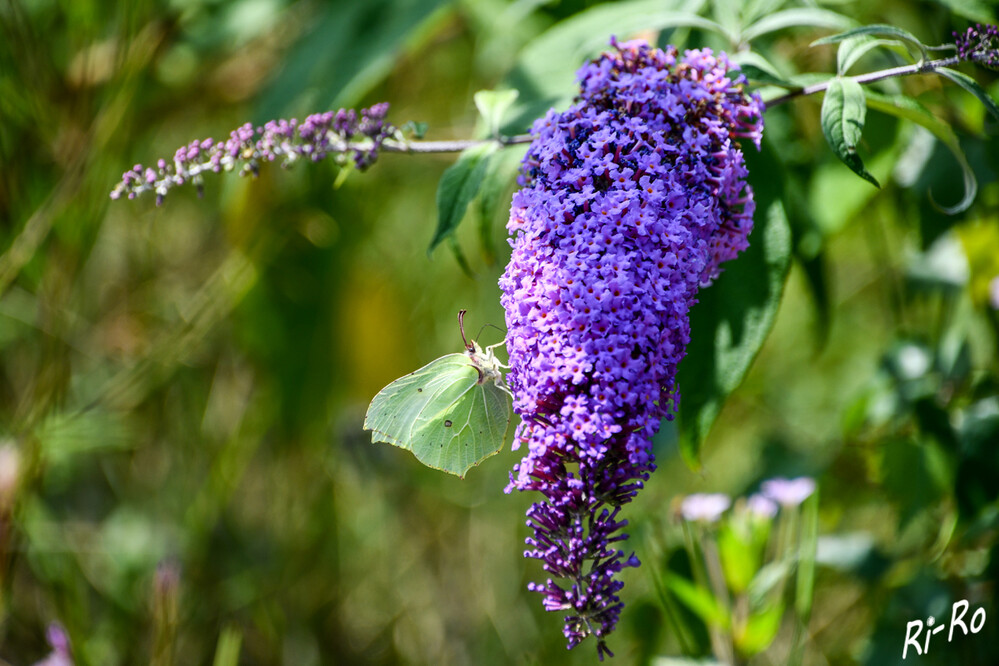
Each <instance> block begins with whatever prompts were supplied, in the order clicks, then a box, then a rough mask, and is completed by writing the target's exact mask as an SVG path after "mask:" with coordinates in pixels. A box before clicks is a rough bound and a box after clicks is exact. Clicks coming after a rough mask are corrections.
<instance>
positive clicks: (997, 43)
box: [954, 23, 999, 70]
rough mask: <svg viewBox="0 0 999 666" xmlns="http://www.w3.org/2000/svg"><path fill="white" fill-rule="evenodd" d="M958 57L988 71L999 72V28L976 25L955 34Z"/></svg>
mask: <svg viewBox="0 0 999 666" xmlns="http://www.w3.org/2000/svg"><path fill="white" fill-rule="evenodd" d="M954 41H955V42H956V44H957V57H958V58H960V59H961V60H968V61H971V62H974V63H976V64H979V65H981V66H982V67H986V68H988V69H994V70H999V26H995V25H982V24H981V23H978V24H976V25H975V26H974V27H969V28H968V29H967V30H965V31H964V32H963V33H961V32H955V33H954Z"/></svg>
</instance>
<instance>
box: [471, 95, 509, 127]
mask: <svg viewBox="0 0 999 666" xmlns="http://www.w3.org/2000/svg"><path fill="white" fill-rule="evenodd" d="M519 94H520V93H519V92H518V91H516V90H480V91H479V92H477V93H475V95H473V96H472V99H474V100H475V108H477V109H478V110H479V115H481V116H482V120H483V122H485V124H486V130H487V131H488V132H489V136H491V137H496V136H498V135H499V128H500V126H501V125H502V121H503V116H505V115H506V112H507V111H509V110H510V107H511V106H513V103H514V102H516V101H517V95H519Z"/></svg>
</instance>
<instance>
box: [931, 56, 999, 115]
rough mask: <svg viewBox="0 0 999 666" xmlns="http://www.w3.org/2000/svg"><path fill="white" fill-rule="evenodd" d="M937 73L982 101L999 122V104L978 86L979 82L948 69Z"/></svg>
mask: <svg viewBox="0 0 999 666" xmlns="http://www.w3.org/2000/svg"><path fill="white" fill-rule="evenodd" d="M937 72H938V73H939V74H942V75H943V76H946V77H947V78H948V79H950V80H951V81H953V82H954V83H956V84H957V85H959V86H961V87H962V88H964V89H965V90H967V91H968V92H970V93H971V94H972V95H974V96H975V97H977V98H978V99H979V100H981V102H982V104H984V105H985V108H986V109H987V110H988V112H989V113H991V114H992V115H993V116H995V118H996V120H999V104H996V101H995V100H994V99H992V97H991V96H990V95H989V94H988V93H987V92H986V91H985V89H984V88H982V87H981V86H980V85H978V81H975V80H974V79H973V78H971V77H970V76H968V75H967V74H965V73H963V72H959V71H957V70H954V69H950V68H948V67H941V68H940V69H938V70H937Z"/></svg>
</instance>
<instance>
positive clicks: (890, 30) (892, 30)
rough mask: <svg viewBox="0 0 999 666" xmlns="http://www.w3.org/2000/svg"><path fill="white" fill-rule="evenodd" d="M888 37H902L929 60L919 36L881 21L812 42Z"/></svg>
mask: <svg viewBox="0 0 999 666" xmlns="http://www.w3.org/2000/svg"><path fill="white" fill-rule="evenodd" d="M862 36H867V37H886V38H888V39H900V40H902V41H905V42H909V43H910V44H912V45H913V46H915V47H916V48H917V49H919V52H920V54H921V55H922V58H923V60H927V59H928V57H927V54H926V45H924V44H923V43H922V42H921V41H919V38H917V37H916V36H915V35H913V34H912V33H911V32H909V31H908V30H903V29H902V28H896V27H895V26H893V25H886V24H883V23H879V24H877V25H865V26H861V27H859V28H854V29H852V30H847V31H846V32H841V33H838V34H835V35H830V36H828V37H823V38H822V39H817V40H815V41H814V42H812V46H821V45H823V44H835V43H837V42H842V41H845V40H848V39H851V38H854V37H862Z"/></svg>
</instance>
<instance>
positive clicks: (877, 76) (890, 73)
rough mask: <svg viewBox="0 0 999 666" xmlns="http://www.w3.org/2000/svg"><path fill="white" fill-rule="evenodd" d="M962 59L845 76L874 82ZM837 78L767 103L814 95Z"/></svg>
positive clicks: (930, 68)
mask: <svg viewBox="0 0 999 666" xmlns="http://www.w3.org/2000/svg"><path fill="white" fill-rule="evenodd" d="M960 61H961V59H960V58H958V57H957V56H952V57H950V58H941V59H939V60H926V61H922V62H917V63H915V64H913V65H903V66H901V67H892V68H891V69H882V70H881V71H878V72H870V73H868V74H861V75H859V76H848V77H844V78H849V79H853V80H854V81H856V82H857V83H861V84H863V83H874V82H875V81H881V80H884V79H891V78H895V77H899V76H908V75H910V74H929V73H931V72H935V71H936V70H938V69H940V68H941V67H950V66H951V65H956V64H957V63H959V62H960ZM833 80H835V77H833V78H830V79H829V80H828V81H823V82H822V83H816V84H814V85H810V86H805V87H803V88H798V89H797V90H792V91H791V92H789V93H787V94H785V95H781V96H779V97H775V98H774V99H772V100H770V101H768V102H767V103H766V105H767V108H768V109H769V108H770V107H772V106H777V105H778V104H783V103H784V102H789V101H791V100H792V99H794V98H796V97H804V96H805V95H814V94H815V93H819V92H822V91H824V90H825V89H826V88H828V87H829V86H830V84H831V83H832V82H833Z"/></svg>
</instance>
